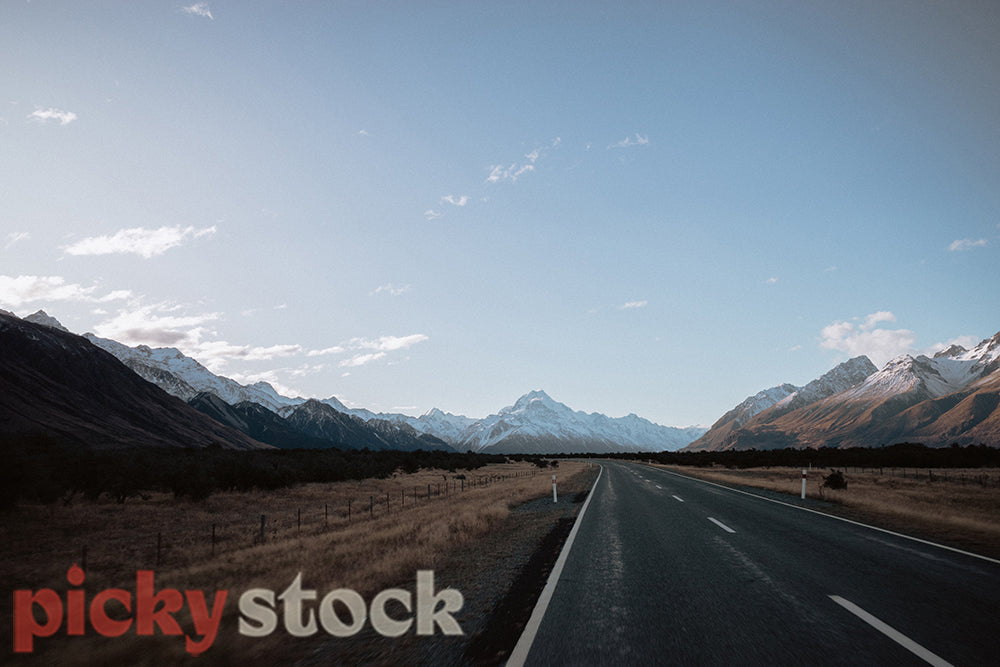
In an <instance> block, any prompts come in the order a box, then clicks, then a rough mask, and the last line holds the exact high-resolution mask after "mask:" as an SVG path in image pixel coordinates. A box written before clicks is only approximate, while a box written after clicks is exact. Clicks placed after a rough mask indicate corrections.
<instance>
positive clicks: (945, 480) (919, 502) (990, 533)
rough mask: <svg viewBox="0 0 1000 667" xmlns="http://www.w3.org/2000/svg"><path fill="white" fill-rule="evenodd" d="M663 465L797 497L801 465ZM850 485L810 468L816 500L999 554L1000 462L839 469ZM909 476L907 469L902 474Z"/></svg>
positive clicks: (854, 515) (836, 510)
mask: <svg viewBox="0 0 1000 667" xmlns="http://www.w3.org/2000/svg"><path fill="white" fill-rule="evenodd" d="M657 467H665V468H668V469H670V470H673V471H675V472H678V473H681V474H684V475H688V476H690V477H697V478H699V479H705V480H708V481H712V482H716V483H719V484H723V485H729V486H740V487H751V488H757V489H766V490H768V491H774V492H777V493H781V494H787V495H788V496H789V498H790V499H798V498H799V497H800V493H801V488H802V469H801V468H779V467H770V468H746V469H724V468H694V467H682V466H657ZM840 470H841V471H842V472H844V476H845V478H846V480H847V488H846V489H843V490H832V489H829V488H823V486H822V485H823V481H824V478H825V477H826V476H827V475H829V474H830V473H831V472H832V471H831V470H818V469H817V470H812V471H807V478H806V495H807V498H810V499H813V500H819V501H823V503H822V505H820V506H816V507H813V506H812V505H811V506H810V507H812V508H813V509H819V510H820V511H825V512H828V513H831V514H836V515H839V516H843V517H845V518H850V519H854V520H856V521H862V522H864V523H869V524H872V525H875V526H878V527H880V528H886V529H888V530H894V531H896V532H901V533H905V534H909V535H913V536H914V537H920V538H922V539H927V540H931V541H935V542H940V543H942V544H946V545H948V546H953V547H956V548H960V549H964V550H967V551H971V552H973V553H978V554H982V555H984V556H990V557H991V558H1000V488H998V487H997V486H996V480H997V479H1000V469H982V468H975V469H965V470H963V469H942V470H930V469H919V470H914V469H912V468H911V469H909V471H908V473H907V471H904V470H902V469H898V468H896V469H892V470H890V469H888V468H866V469H864V471H862V470H861V469H847V470H846V471H845V470H844V469H840ZM904 475H906V476H904Z"/></svg>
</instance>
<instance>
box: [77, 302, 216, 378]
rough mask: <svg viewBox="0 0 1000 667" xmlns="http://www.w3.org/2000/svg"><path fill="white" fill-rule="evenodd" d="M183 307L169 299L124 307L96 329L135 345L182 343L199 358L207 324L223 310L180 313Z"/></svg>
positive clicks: (102, 335) (107, 335)
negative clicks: (200, 345) (169, 301)
mask: <svg viewBox="0 0 1000 667" xmlns="http://www.w3.org/2000/svg"><path fill="white" fill-rule="evenodd" d="M179 310H180V309H179V308H178V307H177V306H174V305H172V304H168V303H158V304H152V305H147V306H138V307H132V308H129V309H123V310H120V311H119V312H118V313H117V314H116V315H114V316H113V317H111V318H109V319H107V320H104V321H103V322H100V323H99V324H97V325H96V326H95V327H94V333H95V334H96V335H98V336H100V337H101V338H110V339H112V340H116V341H118V342H119V343H123V344H125V345H131V346H135V345H149V346H150V347H163V346H170V347H180V348H181V350H182V351H184V352H185V353H186V354H190V355H191V356H195V357H196V358H198V357H197V352H198V351H199V348H198V346H199V344H200V343H201V341H202V338H203V336H205V334H206V333H209V332H208V329H207V328H206V327H205V325H206V324H207V323H208V322H211V321H214V320H217V319H219V318H221V314H220V313H199V314H196V315H179V314H177V313H178V311H179ZM199 360H201V359H200V358H199ZM203 363H204V362H203ZM206 365H207V364H206Z"/></svg>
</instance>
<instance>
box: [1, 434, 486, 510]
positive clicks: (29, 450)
mask: <svg viewBox="0 0 1000 667" xmlns="http://www.w3.org/2000/svg"><path fill="white" fill-rule="evenodd" d="M0 452H3V456H4V460H5V461H4V465H3V466H0V509H9V508H11V507H14V506H16V504H17V502H18V500H26V501H40V502H42V503H46V504H49V503H56V502H60V501H61V502H63V503H66V504H68V503H70V502H72V501H73V499H74V498H77V497H82V498H87V499H91V500H94V499H97V498H99V497H100V496H101V495H102V494H106V495H107V496H109V497H111V498H113V499H115V500H116V501H118V502H120V503H124V502H126V500H127V499H129V498H132V497H136V496H140V495H142V494H143V493H148V492H151V491H165V492H172V493H173V494H174V495H175V496H177V497H184V498H190V499H193V500H202V499H204V498H207V497H208V496H209V495H211V494H212V493H214V492H216V491H249V490H251V489H263V490H271V489H279V488H283V487H288V486H292V485H295V484H305V483H308V482H339V481H344V480H351V479H355V480H360V479H367V478H372V477H374V478H385V477H390V476H391V475H392V474H393V473H395V472H396V471H403V472H416V471H418V470H420V469H421V468H427V469H431V468H433V469H440V470H448V471H450V472H455V471H457V470H475V469H476V468H480V467H482V466H484V465H487V464H489V463H503V462H504V461H506V457H504V456H500V455H489V454H473V453H471V452H467V453H460V452H446V451H422V450H418V451H413V452H404V451H395V450H390V451H369V450H366V449H363V450H346V451H342V450H338V449H275V450H255V451H245V450H241V451H235V450H230V449H223V448H221V447H215V446H213V447H209V448H207V449H182V448H178V449H164V448H154V447H146V448H133V449H114V450H102V451H94V450H88V449H83V448H80V447H73V446H69V445H66V444H62V443H59V442H57V441H54V440H51V439H49V438H46V437H32V438H21V439H16V440H8V441H3V442H0Z"/></svg>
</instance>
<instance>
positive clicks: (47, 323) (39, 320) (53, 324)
mask: <svg viewBox="0 0 1000 667" xmlns="http://www.w3.org/2000/svg"><path fill="white" fill-rule="evenodd" d="M24 321H25V322H31V323H33V324H41V325H42V326H44V327H49V328H50V329H58V330H59V331H64V332H66V333H70V330H69V329H67V328H66V327H64V326H63V325H62V324H61V323H60V322H59V320H57V319H56V318H54V317H52V316H51V315H49V314H48V313H46V312H45V311H44V310H39V311H37V312H34V313H32V314H31V315H28V316H27V317H25V318H24Z"/></svg>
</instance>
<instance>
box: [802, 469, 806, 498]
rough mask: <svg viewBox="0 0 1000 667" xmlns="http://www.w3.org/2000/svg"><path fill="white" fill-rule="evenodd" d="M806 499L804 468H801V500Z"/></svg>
mask: <svg viewBox="0 0 1000 667" xmlns="http://www.w3.org/2000/svg"><path fill="white" fill-rule="evenodd" d="M805 499H806V470H805V468H803V469H802V500H805Z"/></svg>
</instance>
